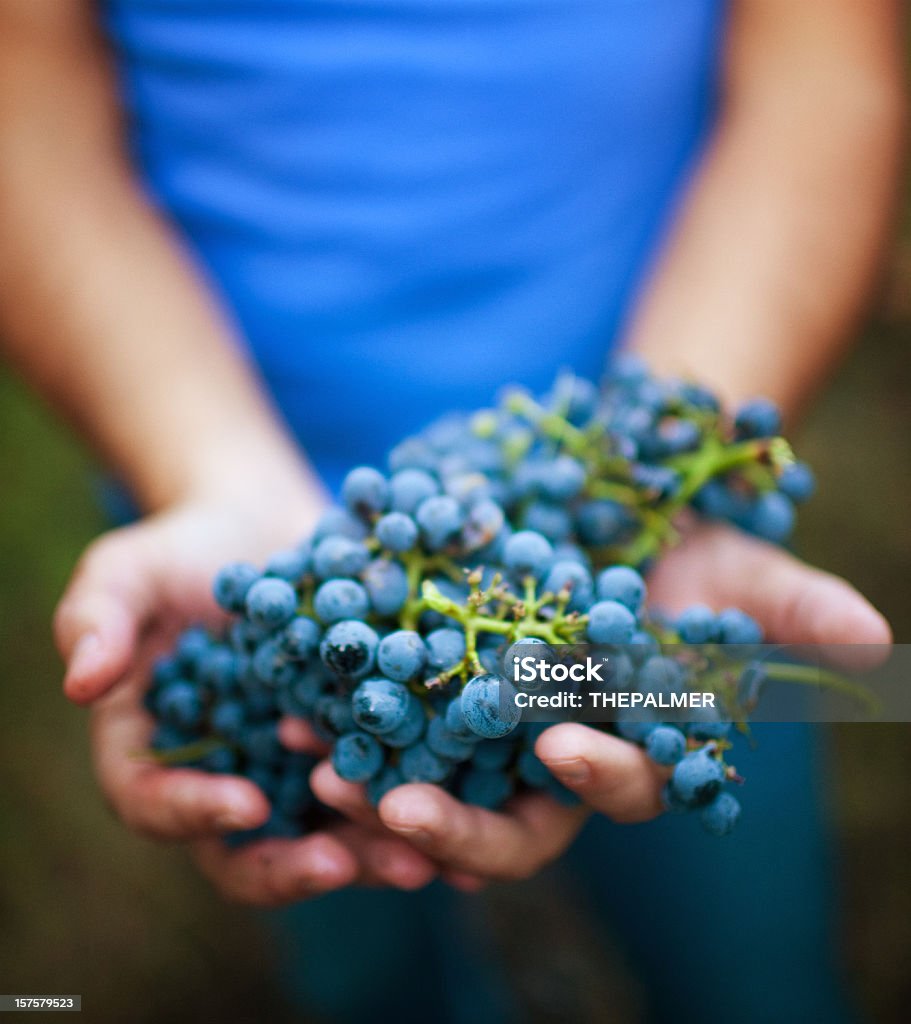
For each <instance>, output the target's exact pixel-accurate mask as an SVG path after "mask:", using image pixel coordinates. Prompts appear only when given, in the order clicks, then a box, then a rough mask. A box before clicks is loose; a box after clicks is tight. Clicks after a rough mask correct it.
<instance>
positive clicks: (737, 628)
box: [718, 608, 762, 644]
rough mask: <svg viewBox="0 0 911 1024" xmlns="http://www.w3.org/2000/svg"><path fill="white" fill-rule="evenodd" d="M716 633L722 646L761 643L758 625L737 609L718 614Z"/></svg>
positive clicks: (728, 609) (725, 610) (729, 609)
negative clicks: (718, 634) (717, 632)
mask: <svg viewBox="0 0 911 1024" xmlns="http://www.w3.org/2000/svg"><path fill="white" fill-rule="evenodd" d="M718 631H719V633H720V638H721V642H722V643H723V644H760V643H762V629H761V628H760V626H759V624H758V623H757V622H756V620H755V619H752V618H750V616H749V615H747V614H746V612H742V611H741V610H740V609H739V608H725V609H724V610H723V611H721V612H720V613H719V615H718Z"/></svg>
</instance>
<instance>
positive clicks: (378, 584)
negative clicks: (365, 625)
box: [361, 558, 408, 616]
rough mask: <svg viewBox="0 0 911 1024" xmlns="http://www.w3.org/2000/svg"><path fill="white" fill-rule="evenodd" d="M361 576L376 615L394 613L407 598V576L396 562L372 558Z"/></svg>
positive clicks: (399, 609)
mask: <svg viewBox="0 0 911 1024" xmlns="http://www.w3.org/2000/svg"><path fill="white" fill-rule="evenodd" d="M361 578H362V580H363V583H364V586H365V587H366V589H367V594H368V596H369V597H370V605H371V607H372V608H373V610H374V611H375V612H376V613H377V615H383V616H390V615H395V614H396V613H397V612H399V611H401V609H402V607H403V606H404V604H405V602H406V601H407V600H408V576H407V575H406V573H405V570H404V569H403V568H402V566H401V565H399V563H398V562H393V561H390V560H389V559H387V558H377V559H374V561H372V562H371V563H370V564H369V565H368V566H367V568H366V569H365V570H364V573H363V576H362V577H361Z"/></svg>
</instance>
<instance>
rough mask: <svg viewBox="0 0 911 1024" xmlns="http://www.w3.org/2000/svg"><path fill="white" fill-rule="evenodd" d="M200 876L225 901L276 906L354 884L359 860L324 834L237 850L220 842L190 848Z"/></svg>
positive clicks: (209, 842)
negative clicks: (214, 888)
mask: <svg viewBox="0 0 911 1024" xmlns="http://www.w3.org/2000/svg"><path fill="white" fill-rule="evenodd" d="M193 856H194V859H195V860H196V863H197V864H198V866H199V869H200V870H201V871H202V873H203V874H204V875H205V876H206V877H207V878H208V879H209V880H210V881H211V882H212V883H213V884H214V885H215V887H216V888H217V889H218V890H219V892H221V894H222V895H223V896H225V897H226V898H227V899H229V900H232V901H234V902H237V903H247V904H252V905H256V906H266V907H275V906H280V905H282V904H285V903H294V902H296V901H298V900H305V899H310V898H312V897H314V896H319V895H321V894H322V893H326V892H331V891H332V890H333V889H340V888H342V887H343V886H346V885H350V884H352V883H353V882H354V881H356V880H357V878H358V874H359V866H358V862H357V859H356V858H355V857H354V855H353V854H352V853H351V851H350V850H349V849H348V848H347V847H346V846H345V844H344V843H343V842H342V841H341V840H339V839H336V838H334V837H333V836H331V835H328V834H327V833H324V832H319V833H316V834H315V835H312V836H305V837H304V838H302V839H266V840H262V841H260V842H253V843H250V844H249V846H245V847H243V848H241V849H239V850H231V849H229V848H228V847H227V846H226V845H225V843H224V842H223V841H222V840H221V839H203V840H200V841H198V842H196V843H194V844H193Z"/></svg>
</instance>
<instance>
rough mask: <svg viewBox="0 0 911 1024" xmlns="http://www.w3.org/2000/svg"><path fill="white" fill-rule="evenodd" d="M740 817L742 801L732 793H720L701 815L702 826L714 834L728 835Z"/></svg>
mask: <svg viewBox="0 0 911 1024" xmlns="http://www.w3.org/2000/svg"><path fill="white" fill-rule="evenodd" d="M739 817H740V803H739V802H738V800H737V798H736V797H734V796H731V794H730V793H719V794H718V796H716V797H715V799H714V800H713V801H712V802H711V803H710V804H709V805H708V807H705V808H703V810H702V813H701V814H700V815H699V819H700V821H701V822H702V827H703V828H704V829H705V830H706V831H707V832H710V833H711V834H712V835H713V836H726V835H727V834H728V833H729V832H730V831H731V830H732V829H733V828H734V826H735V825H736V824H737V819H738V818H739Z"/></svg>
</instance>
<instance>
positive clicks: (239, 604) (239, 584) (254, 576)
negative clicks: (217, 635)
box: [212, 562, 260, 612]
mask: <svg viewBox="0 0 911 1024" xmlns="http://www.w3.org/2000/svg"><path fill="white" fill-rule="evenodd" d="M259 577H260V573H259V570H258V569H257V568H256V566H255V565H250V564H249V563H247V562H232V563H231V564H230V565H226V566H225V567H224V568H223V569H219V571H218V574H217V575H216V577H215V583H214V585H213V587H212V592H213V594H214V596H215V600H216V601H217V602H218V605H219V607H221V608H224V610H225V611H226V612H242V611H243V610H244V601H245V600H246V597H247V591H248V590H249V589H250V587H252V586H253V584H254V583H255V582H256V581H257V580H258V579H259Z"/></svg>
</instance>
